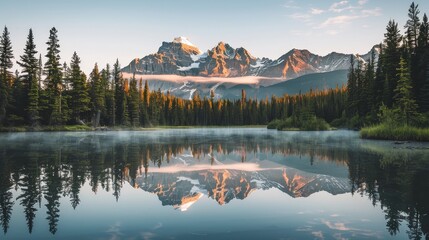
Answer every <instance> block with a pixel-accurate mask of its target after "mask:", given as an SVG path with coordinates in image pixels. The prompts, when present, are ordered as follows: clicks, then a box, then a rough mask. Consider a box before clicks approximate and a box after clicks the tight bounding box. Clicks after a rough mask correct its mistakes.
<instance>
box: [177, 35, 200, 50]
mask: <svg viewBox="0 0 429 240" xmlns="http://www.w3.org/2000/svg"><path fill="white" fill-rule="evenodd" d="M173 42H175V43H181V44H185V45H188V46H191V47H195V48H196V47H197V46H195V45H194V44H192V43H191V42H190V41H189V39H188V38H187V37H176V38H174V40H173Z"/></svg>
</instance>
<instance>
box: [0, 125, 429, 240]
mask: <svg viewBox="0 0 429 240" xmlns="http://www.w3.org/2000/svg"><path fill="white" fill-rule="evenodd" d="M0 206H1V212H0V223H1V226H2V230H3V231H2V233H1V234H0V239H53V238H55V239H348V238H350V239H390V238H392V239H409V238H411V239H425V238H427V236H428V233H429V215H428V214H429V144H425V143H404V144H395V143H394V142H387V141H369V140H361V139H359V136H358V133H357V132H352V131H331V132H278V131H273V130H266V129H261V128H206V129H204V128H203V129H174V130H171V129H170V130H157V131H144V132H84V133H13V134H7V133H3V134H0Z"/></svg>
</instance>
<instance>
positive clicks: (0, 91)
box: [0, 26, 14, 125]
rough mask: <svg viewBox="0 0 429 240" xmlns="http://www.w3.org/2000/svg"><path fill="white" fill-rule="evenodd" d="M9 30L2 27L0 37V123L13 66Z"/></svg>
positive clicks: (2, 117) (6, 103)
mask: <svg viewBox="0 0 429 240" xmlns="http://www.w3.org/2000/svg"><path fill="white" fill-rule="evenodd" d="M9 34H10V33H9V31H8V29H7V27H6V26H5V27H4V30H3V34H2V35H1V37H0V125H1V124H3V122H4V119H5V117H6V109H7V106H8V98H9V93H10V87H11V83H12V81H11V79H12V76H13V75H12V72H11V71H10V69H11V68H12V67H13V62H12V59H13V58H14V57H13V51H12V43H11V41H10V36H9Z"/></svg>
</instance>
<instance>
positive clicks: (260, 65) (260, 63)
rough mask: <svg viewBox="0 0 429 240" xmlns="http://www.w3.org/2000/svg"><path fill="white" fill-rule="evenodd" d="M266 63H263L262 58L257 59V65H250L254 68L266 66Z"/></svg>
mask: <svg viewBox="0 0 429 240" xmlns="http://www.w3.org/2000/svg"><path fill="white" fill-rule="evenodd" d="M264 66H265V64H263V63H262V61H261V60H257V61H256V64H255V65H250V67H252V68H260V67H264Z"/></svg>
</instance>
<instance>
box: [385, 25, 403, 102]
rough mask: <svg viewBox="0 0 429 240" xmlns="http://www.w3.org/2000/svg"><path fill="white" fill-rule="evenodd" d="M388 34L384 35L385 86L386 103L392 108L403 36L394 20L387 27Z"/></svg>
mask: <svg viewBox="0 0 429 240" xmlns="http://www.w3.org/2000/svg"><path fill="white" fill-rule="evenodd" d="M386 30H387V32H386V33H385V34H384V36H385V39H384V45H385V46H384V49H383V50H384V52H383V64H384V66H383V70H384V71H385V76H386V78H385V86H384V93H383V97H384V100H383V101H384V103H385V104H386V106H388V107H391V106H392V104H393V96H394V89H396V82H397V81H396V79H397V78H396V73H397V69H398V68H399V60H400V57H401V53H400V49H399V47H400V44H401V41H402V36H401V34H400V33H399V29H398V24H397V23H396V22H395V21H394V20H390V21H389V23H388V24H387V27H386Z"/></svg>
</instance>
